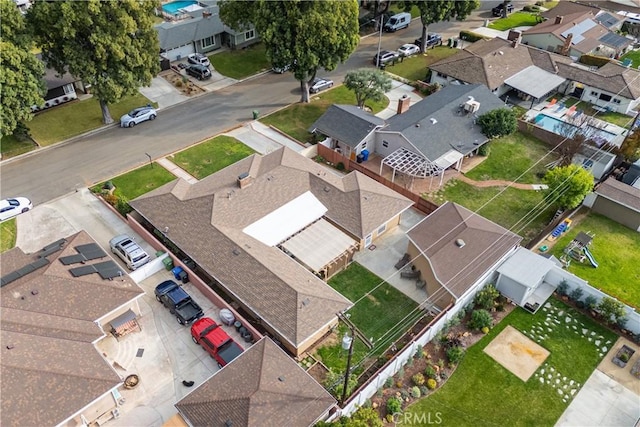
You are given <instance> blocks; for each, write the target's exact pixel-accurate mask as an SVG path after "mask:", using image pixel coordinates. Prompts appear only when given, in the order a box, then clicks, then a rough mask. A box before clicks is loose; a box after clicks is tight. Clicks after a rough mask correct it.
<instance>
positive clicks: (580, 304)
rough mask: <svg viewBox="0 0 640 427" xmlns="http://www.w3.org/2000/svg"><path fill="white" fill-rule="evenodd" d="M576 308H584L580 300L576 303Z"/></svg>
mask: <svg viewBox="0 0 640 427" xmlns="http://www.w3.org/2000/svg"><path fill="white" fill-rule="evenodd" d="M576 307H578V308H584V301H581V300H578V301H576Z"/></svg>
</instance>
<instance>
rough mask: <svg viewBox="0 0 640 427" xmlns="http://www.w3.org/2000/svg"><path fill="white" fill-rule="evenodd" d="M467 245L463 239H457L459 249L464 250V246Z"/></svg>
mask: <svg viewBox="0 0 640 427" xmlns="http://www.w3.org/2000/svg"><path fill="white" fill-rule="evenodd" d="M465 244H466V243H464V240H462V239H456V246H457V247H459V248H464V245H465Z"/></svg>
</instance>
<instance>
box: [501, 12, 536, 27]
mask: <svg viewBox="0 0 640 427" xmlns="http://www.w3.org/2000/svg"><path fill="white" fill-rule="evenodd" d="M540 19H541V18H540V16H539V15H538V14H535V13H529V12H515V13H512V14H511V15H509V16H507V17H506V18H500V19H497V20H495V21H493V22H492V23H490V24H489V28H492V29H494V30H499V31H505V30H508V29H511V28H515V27H522V26H529V27H533V26H534V25H537V24H538V22H540Z"/></svg>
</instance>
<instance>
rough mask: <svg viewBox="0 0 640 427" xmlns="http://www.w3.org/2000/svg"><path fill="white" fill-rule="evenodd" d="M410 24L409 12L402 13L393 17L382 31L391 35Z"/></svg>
mask: <svg viewBox="0 0 640 427" xmlns="http://www.w3.org/2000/svg"><path fill="white" fill-rule="evenodd" d="M410 23H411V14H410V13H409V12H402V13H397V14H395V15H393V16H392V17H391V18H389V20H388V21H387V23H386V24H384V27H382V29H383V30H384V31H387V32H389V33H393V32H395V31H398V30H402V29H403V28H407V27H408V26H409V24H410Z"/></svg>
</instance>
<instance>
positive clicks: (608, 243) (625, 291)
mask: <svg viewBox="0 0 640 427" xmlns="http://www.w3.org/2000/svg"><path fill="white" fill-rule="evenodd" d="M580 231H582V232H589V234H592V235H593V236H594V238H593V241H592V242H591V245H590V246H589V251H590V252H591V253H592V254H593V257H594V259H595V260H596V262H597V263H598V268H593V267H592V266H591V264H589V263H588V262H586V263H584V264H581V263H580V262H578V261H576V260H571V265H570V266H569V271H570V272H571V273H573V274H575V275H576V276H578V277H580V278H581V279H584V280H586V281H587V282H589V284H590V285H591V286H593V287H594V288H598V289H600V290H601V291H602V292H605V293H607V294H609V295H611V296H613V297H615V298H617V299H619V300H620V301H622V302H624V303H626V304H629V305H630V306H632V307H635V308H636V309H639V308H640V286H637V284H638V283H640V268H639V267H638V266H640V234H639V233H636V232H634V231H632V230H630V229H629V228H627V227H625V226H623V225H620V224H618V223H617V222H615V221H612V220H610V219H608V218H605V217H604V216H602V215H598V214H596V213H593V212H590V213H589V214H588V215H587V216H586V217H584V218H582V219H581V220H579V222H578V223H577V224H576V223H575V222H574V223H572V224H571V227H570V228H569V231H568V232H566V233H565V234H564V235H563V236H562V237H561V238H560V239H558V241H557V242H556V243H555V245H554V247H553V249H552V251H551V253H552V254H553V255H555V256H556V257H557V258H560V257H561V256H562V254H563V249H564V248H565V247H566V246H567V245H568V244H569V243H570V242H571V240H573V238H574V237H575V236H576V235H577V234H578V233H579V232H580ZM634 284H635V285H634Z"/></svg>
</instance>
